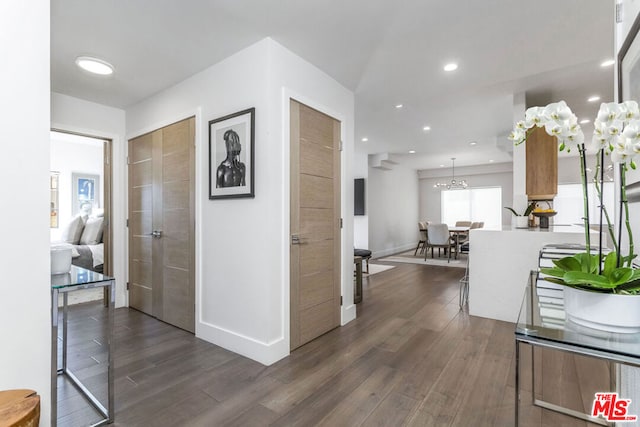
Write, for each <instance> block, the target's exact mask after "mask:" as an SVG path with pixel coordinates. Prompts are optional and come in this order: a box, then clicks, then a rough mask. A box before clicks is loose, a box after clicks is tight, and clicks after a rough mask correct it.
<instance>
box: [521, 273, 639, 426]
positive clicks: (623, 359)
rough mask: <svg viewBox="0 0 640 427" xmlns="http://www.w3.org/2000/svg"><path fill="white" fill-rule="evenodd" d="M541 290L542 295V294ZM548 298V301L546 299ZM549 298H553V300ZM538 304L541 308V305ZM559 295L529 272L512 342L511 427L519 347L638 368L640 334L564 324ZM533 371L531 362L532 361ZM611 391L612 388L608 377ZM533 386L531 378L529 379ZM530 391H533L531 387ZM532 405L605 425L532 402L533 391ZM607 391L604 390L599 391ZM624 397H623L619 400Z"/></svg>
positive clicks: (587, 416) (599, 421) (548, 405)
mask: <svg viewBox="0 0 640 427" xmlns="http://www.w3.org/2000/svg"><path fill="white" fill-rule="evenodd" d="M543 289H544V291H543ZM549 295H551V297H550V296H549ZM549 298H555V299H556V300H555V301H554V300H553V299H549ZM541 299H542V300H543V301H542V304H541V301H540V300H541ZM563 303H564V301H563V292H562V290H558V291H557V292H556V293H555V294H554V293H553V292H548V291H547V288H542V287H538V282H537V273H536V272H534V271H532V272H531V275H530V276H529V283H528V285H527V288H526V290H525V294H524V298H523V301H522V306H521V308H520V314H519V316H518V323H517V325H516V331H515V342H516V384H515V386H516V387H515V392H516V401H515V425H516V426H517V425H518V421H519V420H518V411H519V402H520V378H519V377H520V345H521V344H529V345H531V346H534V347H536V346H538V347H543V348H550V349H554V350H560V351H566V352H570V353H573V354H579V355H584V356H590V357H595V358H598V359H603V360H607V361H610V362H614V363H620V364H625V365H630V366H636V367H640V334H618V333H613V332H605V331H599V330H596V329H591V328H586V327H582V326H580V325H577V324H574V323H573V322H571V321H568V320H566V321H565V320H564V317H565V316H564V305H563ZM532 367H533V360H532ZM611 378H612V384H611V386H612V390H610V391H613V390H614V388H615V384H613V383H614V381H613V379H614V378H615V376H614V375H612V377H611ZM533 383H535V378H533ZM532 386H533V387H535V386H534V385H533V384H532ZM533 387H532V389H533V404H534V405H536V406H540V407H543V408H546V409H550V410H553V411H557V412H560V413H563V414H566V415H570V416H573V417H576V418H580V419H583V420H588V421H591V422H594V423H597V424H601V425H609V424H607V423H606V421H605V420H604V419H602V418H593V417H591V416H590V415H589V414H583V413H580V412H577V411H574V410H572V409H568V408H563V407H561V406H558V405H555V404H553V403H550V402H546V401H544V400H541V399H537V398H536V394H535V388H533ZM602 391H607V390H602ZM623 397H624V396H623Z"/></svg>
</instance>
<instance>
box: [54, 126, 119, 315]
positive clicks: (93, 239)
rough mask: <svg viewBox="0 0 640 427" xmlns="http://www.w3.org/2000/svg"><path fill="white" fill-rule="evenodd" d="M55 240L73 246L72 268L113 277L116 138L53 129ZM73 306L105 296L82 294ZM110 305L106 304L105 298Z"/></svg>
mask: <svg viewBox="0 0 640 427" xmlns="http://www.w3.org/2000/svg"><path fill="white" fill-rule="evenodd" d="M50 141H51V158H50V190H51V200H50V240H51V244H52V245H57V244H65V245H71V246H72V260H71V262H72V264H73V265H76V266H79V267H82V268H86V269H88V270H92V271H96V272H98V273H102V274H105V275H109V276H112V275H113V265H112V264H113V262H112V260H113V248H112V242H113V235H112V229H111V225H110V223H111V221H110V219H111V211H112V204H111V176H112V170H111V161H110V159H111V140H110V139H107V138H101V137H97V136H91V135H81V134H77V133H72V132H67V131H63V130H57V129H52V130H51V133H50ZM74 294H77V295H74V297H73V301H71V300H70V301H69V303H70V304H74V303H81V302H87V301H93V300H99V299H102V298H103V291H102V290H100V289H93V290H87V291H83V292H76V293H74ZM105 301H106V300H105Z"/></svg>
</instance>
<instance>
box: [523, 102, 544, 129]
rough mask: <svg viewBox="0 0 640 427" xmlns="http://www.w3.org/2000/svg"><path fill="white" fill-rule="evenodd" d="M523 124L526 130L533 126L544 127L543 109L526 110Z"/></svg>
mask: <svg viewBox="0 0 640 427" xmlns="http://www.w3.org/2000/svg"><path fill="white" fill-rule="evenodd" d="M524 124H525V126H526V127H527V129H529V128H532V127H534V126H538V127H542V126H544V108H542V107H531V108H529V109H527V111H526V112H525V114H524Z"/></svg>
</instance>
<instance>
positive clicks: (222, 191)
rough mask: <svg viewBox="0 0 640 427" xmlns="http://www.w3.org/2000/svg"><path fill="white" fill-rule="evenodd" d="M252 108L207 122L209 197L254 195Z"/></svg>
mask: <svg viewBox="0 0 640 427" xmlns="http://www.w3.org/2000/svg"><path fill="white" fill-rule="evenodd" d="M255 110H256V109H255V108H249V109H247V110H243V111H240V112H237V113H234V114H230V115H228V116H224V117H220V118H219V119H214V120H211V121H210V122H209V199H229V198H240V197H255V194H254V157H255V156H254V132H255V131H254V124H255Z"/></svg>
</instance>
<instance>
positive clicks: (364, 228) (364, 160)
mask: <svg viewBox="0 0 640 427" xmlns="http://www.w3.org/2000/svg"><path fill="white" fill-rule="evenodd" d="M353 178H354V179H355V178H364V215H355V216H354V217H353V244H354V246H355V247H356V248H360V249H368V248H369V161H368V156H367V153H364V152H358V151H357V150H356V151H355V152H354V157H353Z"/></svg>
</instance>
